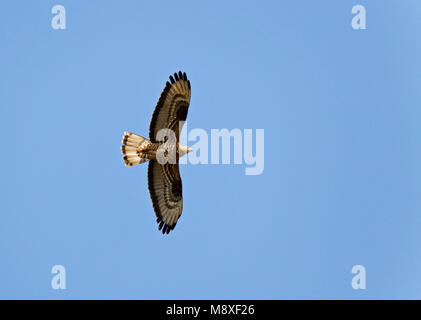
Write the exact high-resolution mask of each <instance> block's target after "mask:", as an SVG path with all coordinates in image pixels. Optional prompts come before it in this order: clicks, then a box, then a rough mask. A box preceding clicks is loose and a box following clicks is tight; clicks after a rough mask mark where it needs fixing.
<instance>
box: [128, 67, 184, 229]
mask: <svg viewBox="0 0 421 320" xmlns="http://www.w3.org/2000/svg"><path fill="white" fill-rule="evenodd" d="M169 78H170V81H169V82H168V81H167V83H166V85H165V88H164V90H163V91H162V93H161V96H160V97H159V100H158V103H157V105H156V107H155V110H154V112H153V114H152V120H151V123H150V126H149V140H148V139H146V138H144V137H141V136H139V135H137V134H134V133H131V132H124V136H123V140H122V144H123V145H122V146H121V153H122V154H123V155H124V156H123V161H124V163H125V165H126V166H128V167H131V166H134V165H137V164H140V163H144V162H146V161H149V167H148V188H149V193H150V195H151V199H152V205H153V208H154V211H155V214H156V217H157V219H156V222H157V223H158V224H159V227H158V228H159V230H162V233H163V234H168V233H169V232H170V231H171V230H173V229H174V227H175V225H176V224H177V221H178V219H179V218H180V216H181V212H182V211H183V195H182V183H181V177H180V171H179V168H178V160H179V158H180V157H182V156H184V155H185V154H187V153H189V152H190V151H191V149H190V148H189V147H184V146H181V145H180V144H179V139H180V132H181V129H182V126H183V124H184V121H185V120H186V118H187V112H188V109H189V104H190V93H191V90H190V81H189V80H188V79H187V76H186V73H185V72H181V71H179V72H178V73H174V76H170V77H169ZM162 132H164V133H165V132H167V133H168V132H169V133H173V137H174V139H173V140H171V139H169V136H171V135H168V134H164V136H163V135H162ZM171 141H172V142H171ZM164 146H165V148H163V147H164ZM161 150H164V153H161V155H162V154H163V155H164V158H165V157H167V158H165V159H167V161H166V162H165V161H162V160H161V158H160V157H159V152H160V151H161ZM171 150H173V151H174V153H173V154H174V155H175V157H174V158H173V160H174V161H170V160H171V157H169V154H168V153H171Z"/></svg>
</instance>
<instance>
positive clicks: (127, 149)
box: [121, 132, 151, 167]
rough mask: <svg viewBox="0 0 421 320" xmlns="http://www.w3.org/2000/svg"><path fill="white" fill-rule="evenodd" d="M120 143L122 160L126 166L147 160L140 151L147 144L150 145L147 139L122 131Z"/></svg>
mask: <svg viewBox="0 0 421 320" xmlns="http://www.w3.org/2000/svg"><path fill="white" fill-rule="evenodd" d="M121 143H122V144H123V145H122V146H121V153H122V154H123V155H124V156H123V161H124V163H125V164H126V166H127V167H132V166H135V165H137V164H140V163H144V162H146V161H148V159H146V158H145V157H144V156H143V154H142V151H143V150H147V148H148V146H150V145H151V142H150V141H149V140H148V139H146V138H143V137H141V136H138V135H137V134H134V133H131V132H124V136H123V140H122V141H121Z"/></svg>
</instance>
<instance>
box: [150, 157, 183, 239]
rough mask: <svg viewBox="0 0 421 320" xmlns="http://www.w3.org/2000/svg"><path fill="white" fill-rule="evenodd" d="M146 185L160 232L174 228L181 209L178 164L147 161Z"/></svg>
mask: <svg viewBox="0 0 421 320" xmlns="http://www.w3.org/2000/svg"><path fill="white" fill-rule="evenodd" d="M148 187H149V193H150V195H151V199H152V204H153V207H154V211H155V214H156V217H157V220H156V222H158V223H159V227H158V228H159V230H161V229H162V233H169V232H170V231H171V230H172V229H174V227H175V225H176V224H177V221H178V219H179V218H180V216H181V212H182V211H183V195H182V192H183V191H182V182H181V177H180V171H179V169H178V164H165V165H160V164H159V163H158V162H157V161H155V160H151V161H149V167H148Z"/></svg>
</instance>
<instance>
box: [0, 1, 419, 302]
mask: <svg viewBox="0 0 421 320" xmlns="http://www.w3.org/2000/svg"><path fill="white" fill-rule="evenodd" d="M57 4H60V5H63V6H64V7H65V8H66V24H67V28H66V30H53V29H52V27H51V19H52V17H53V14H52V13H51V8H52V7H53V6H54V5H57ZM356 4H362V5H364V6H365V7H366V10H367V29H366V30H358V31H356V30H353V29H352V28H351V19H352V17H353V15H352V13H351V9H352V7H353V6H354V5H356ZM420 15H421V4H420V3H419V1H416V0H414V1H374V0H371V1H348V0H344V1H334V0H332V1H327V0H325V1H244V0H243V1H228V2H227V1H213V2H206V3H205V2H203V1H191V0H190V1H184V0H181V1H176V2H174V1H172V2H170V1H165V2H158V1H134V0H133V1H128V0H127V1H113V2H111V1H107V2H104V1H81V0H78V1H76V0H72V1H68V0H60V1H20V0H19V1H3V2H1V4H0V41H1V49H0V61H1V62H0V70H1V72H0V143H1V149H2V157H1V160H0V163H1V180H2V183H1V184H0V188H1V193H0V203H1V205H0V255H1V263H0V298H12V299H17V298H24V299H34V298H36V299H39V298H46V299H76V298H78V299H88V298H99V299H114V298H116V299H214V298H216V299H308V298H319V299H330V298H335V299H368V298H374V299H377V298H386V299H389V298H398V299H401V298H409V299H414V298H418V299H419V298H421V276H420V270H421V259H420V258H421V252H420V250H419V248H420V244H421V233H420V229H421V218H420V210H421V197H420V191H419V190H420V188H421V182H420V181H421V165H420V157H421V148H420V143H419V141H420V139H421V129H420V126H419V119H420V117H421V110H420V107H421V104H420V102H421V99H420V98H421V93H420V92H421V90H420V80H421V79H420V76H421V74H420V70H421V62H420V60H419V57H420V56H421V45H420V41H419V39H420V30H421V19H420ZM178 70H183V71H185V72H186V73H187V74H188V76H189V78H190V80H191V83H192V100H191V106H190V110H189V115H188V127H189V129H194V128H202V129H205V130H207V131H208V132H210V130H211V129H213V128H217V129H220V128H227V129H233V128H240V129H247V128H252V129H254V130H255V129H264V130H265V170H264V172H263V174H262V175H258V176H246V175H245V174H244V168H245V166H244V165H190V164H187V165H183V166H182V167H181V175H182V178H183V188H184V189H183V195H184V211H183V215H182V217H181V219H180V221H179V223H178V224H177V227H176V228H175V229H174V231H173V232H171V233H170V234H169V235H168V236H163V235H162V234H161V233H159V232H158V230H157V226H156V223H155V215H154V212H153V209H152V204H151V201H150V197H149V193H148V190H147V179H146V170H147V166H146V165H142V166H137V167H134V168H126V167H125V166H124V164H123V162H122V160H121V154H120V140H121V136H122V133H123V131H133V132H136V133H139V134H141V135H145V136H146V135H147V134H148V127H149V121H150V118H151V115H152V111H153V108H154V106H155V104H156V101H157V99H158V97H159V94H160V92H161V90H162V89H163V86H164V84H165V81H166V80H167V77H168V76H169V75H170V74H171V73H173V72H175V71H178ZM357 264H360V265H363V266H364V267H365V268H366V272H367V279H366V286H367V288H366V289H365V290H354V289H353V288H352V286H351V279H352V277H353V275H352V274H351V269H352V266H354V265H357ZM54 265H63V266H64V267H65V268H66V285H67V288H66V290H53V289H52V287H51V279H52V277H53V275H52V274H51V268H52V267H53V266H54Z"/></svg>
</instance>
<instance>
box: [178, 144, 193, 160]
mask: <svg viewBox="0 0 421 320" xmlns="http://www.w3.org/2000/svg"><path fill="white" fill-rule="evenodd" d="M192 151H193V149H192V148H190V147H185V146H181V145H180V157H182V156H184V155H186V154H187V153H189V152H192Z"/></svg>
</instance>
